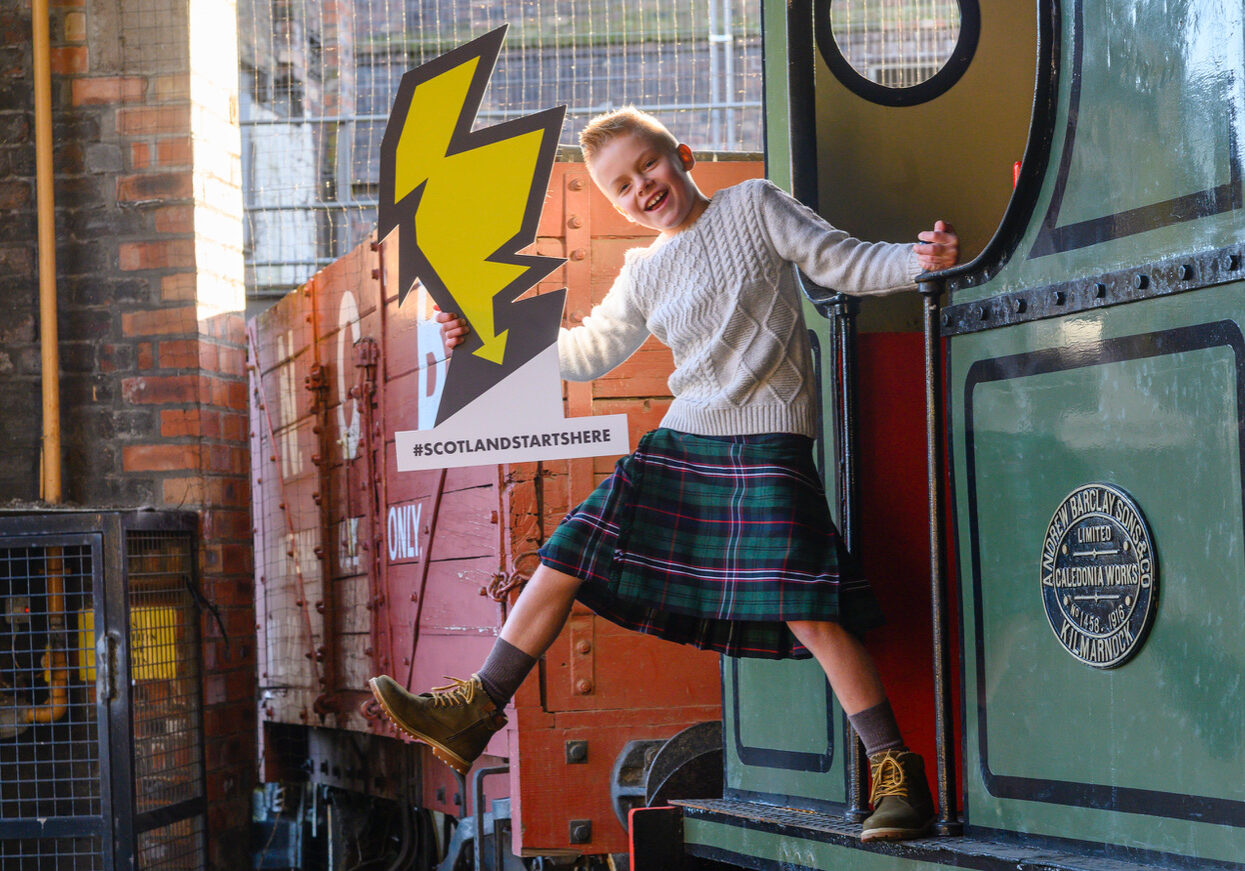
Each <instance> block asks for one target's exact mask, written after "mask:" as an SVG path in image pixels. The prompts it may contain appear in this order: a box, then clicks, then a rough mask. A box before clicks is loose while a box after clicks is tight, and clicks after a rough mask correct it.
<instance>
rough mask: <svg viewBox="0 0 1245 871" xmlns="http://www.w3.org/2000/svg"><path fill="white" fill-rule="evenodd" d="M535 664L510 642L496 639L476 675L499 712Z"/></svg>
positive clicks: (531, 658)
mask: <svg viewBox="0 0 1245 871" xmlns="http://www.w3.org/2000/svg"><path fill="white" fill-rule="evenodd" d="M535 664H536V658H535V657H534V656H528V655H527V654H526V653H524V652H523V651H522V650H520V649H519V648H517V647H515V646H514V645H513V644H511V643H510V642H508V641H503V640H502V639H500V638H498V639H497V642H496V643H495V644H494V645H493V649H492V650H491V651H489V655H488V659H486V660H484V665H482V666H480V670H479V671H478V672H476V675H477V676H479V678H480V683H481V684H483V685H484V691H485V692H486V693H488V697H489V698H490V699H492V700H493V704H495V705H497V709H498V710H501V709H502V708H504V707H506V705H507V704H508V703H509V702H510V698H511V697H512V696H513V695H514V694H515V693H516V692H517V691H518V689H519V684H521V683H523V679H524V678H525V677H527V674H528V672H530V671H531V670H532V666H534V665H535Z"/></svg>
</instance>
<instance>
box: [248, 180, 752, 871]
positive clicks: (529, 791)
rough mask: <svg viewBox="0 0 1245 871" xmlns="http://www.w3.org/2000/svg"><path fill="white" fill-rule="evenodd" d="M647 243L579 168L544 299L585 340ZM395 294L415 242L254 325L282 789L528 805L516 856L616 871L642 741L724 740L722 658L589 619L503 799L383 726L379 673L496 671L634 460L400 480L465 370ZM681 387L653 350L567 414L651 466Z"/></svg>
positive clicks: (526, 705) (260, 509)
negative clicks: (625, 260)
mask: <svg viewBox="0 0 1245 871" xmlns="http://www.w3.org/2000/svg"><path fill="white" fill-rule="evenodd" d="M761 173H762V166H761V164H760V163H759V162H756V161H738V160H735V161H721V162H715V161H712V160H707V161H702V162H701V163H699V164H698V167H697V180H698V182H699V184H700V185H701V187H702V188H703V189H705V190H706V192H712V191H713V190H716V189H718V188H720V187H723V186H726V185H729V184H734V183H736V182H738V181H741V180H743V179H745V178H750V177H755V176H759V175H760V174H761ZM399 232H400V230H399ZM647 242H648V237H647V236H646V235H645V233H641V232H639V228H636V227H635V226H634V225H632V224H629V223H627V222H626V221H625V220H624V219H623V218H621V217H620V216H619V215H618V214H617V213H616V212H615V211H614V209H613V208H612V207H611V206H610V205H609V203H608V202H607V201H606V200H605V199H604V198H603V197H602V196H601V195H600V194H599V193H598V192H597V191H596V189H595V187H594V185H593V184H592V183H591V181H590V179H589V178H588V175H587V172H586V171H585V169H584V166H583V164H581V163H572V162H559V163H557V164H555V167H554V171H553V174H552V177H551V179H550V183H549V193H548V196H547V199H546V202H545V208H544V214H543V217H542V220H541V223H540V229H539V232H538V239H537V243H536V249H537V252H538V253H540V254H545V255H549V256H556V257H563V258H566V263H565V265H564V266H563V267H562V268H560V269H559V270H558V271H556V272H554V273H553V274H552V275H550V276H549V278H548V279H546V281H545V282H543V283H542V284H541V285H540V286H539V287H538V288H537V289H536V292H537V293H542V292H549V291H552V290H555V289H558V288H562V287H566V288H567V291H568V293H567V302H566V312H565V323H566V324H567V325H573V324H575V323H576V322H578V321H579V320H581V319H582V318H583V317H584V315H585V314H587V313H588V311H589V310H590V309H591V306H592V305H593V304H594V303H595V302H597V301H599V300H600V299H601V297H602V296H603V295H604V293H605V291H606V290H607V289H608V287H609V285H610V283H611V281H612V278H613V276H614V275H615V274H616V272H617V270H618V269H619V267H620V266H621V263H622V256H623V252H624V251H625V250H626V249H628V248H632V247H636V246H637V245H643V244H647ZM397 276H398V270H397V240H396V237H392V236H391V237H390V238H389V239H386V240H380V241H377V240H375V239H372V240H370V241H368V242H365V243H364V244H362V245H360V246H359V247H357V248H356V249H354V250H353V251H352V252H350V253H349V254H347V255H345V256H344V257H342V258H341V259H339V260H337V261H336V262H334V263H333V264H331V265H330V266H328V267H327V268H325V269H324V270H323V271H321V272H320V273H318V274H317V275H316V276H315V277H314V278H312V279H311V281H309V282H308V283H307V284H306V285H304V286H303V287H302V288H300V289H298V290H297V291H295V292H293V293H291V294H289V295H288V296H286V297H285V298H284V299H282V300H281V301H280V302H278V303H277V304H276V305H275V306H274V307H272V308H271V309H269V310H268V311H267V312H265V313H263V314H261V315H260V316H258V317H257V318H255V319H254V320H253V321H251V323H250V325H249V341H250V353H251V363H252V369H251V415H252V430H253V432H252V457H253V469H252V488H253V494H252V495H253V505H254V527H255V552H256V567H257V568H256V585H255V596H256V610H257V626H256V629H257V635H258V638H257V645H258V662H259V669H260V701H259V705H260V711H259V716H260V722H261V723H263V724H264V725H263V732H262V738H261V747H260V753H261V757H262V760H263V763H264V768H263V775H264V779H265V780H267V781H287V782H288V781H298V780H302V781H305V782H310V783H312V784H317V785H323V786H327V787H335V788H337V789H339V790H341V791H343V792H345V793H351V794H356V795H365V796H372V797H376V798H381V799H392V800H394V803H395V804H397V805H406V806H407V807H411V806H414V807H418V808H421V809H425V810H429V811H435V812H440V813H445V814H448V815H451V816H455V817H464V818H466V817H469V816H470V815H471V812H472V809H473V808H476V800H475V794H474V793H475V791H476V784H483V786H482V787H481V789H480V791H481V792H482V793H483V796H482V798H483V799H486V800H487V799H494V800H496V799H507V798H508V800H509V812H510V824H511V826H512V832H513V835H512V843H511V844H510V845H509V846H510V848H511V849H512V850H513V852H514V854H516V855H525V856H533V855H541V856H551V857H552V856H570V855H578V854H610V853H617V852H620V851H622V850H625V848H626V832H625V830H624V828H623V826H622V825H621V823H620V821H619V819H618V818H617V817H618V811H619V810H620V809H624V808H625V806H626V805H627V804H628V803H629V802H632V801H638V800H639V797H640V796H637V797H635V798H630V797H629V796H631V795H633V794H636V793H639V794H641V795H642V793H643V789H642V784H641V786H640V787H637V785H636V782H637V777H639V778H641V779H642V775H643V773H642V770H641V769H643V767H644V765H645V763H646V762H649V763H651V762H652V759H653V756H654V751H655V750H656V749H657V747H658V746H659V745H657V744H656V743H637V744H632V743H631V742H656V741H658V740H665V739H669V738H670V737H671V736H674V735H676V734H677V733H681V732H683V731H684V730H686V729H688V728H689V727H694V726H696V725H697V724H702V723H706V722H713V721H717V720H719V719H720V704H721V695H720V671H719V662H718V657H717V656H716V655H714V654H710V653H704V652H700V651H696V650H694V649H692V648H689V647H684V646H680V645H674V644H670V643H668V642H663V641H659V640H657V639H653V638H650V637H646V636H641V635H637V634H633V633H628V632H625V631H623V630H621V629H619V628H618V627H616V626H613V625H612V624H609V623H607V622H606V621H603V620H601V619H599V618H597V617H596V616H594V615H593V614H592V613H591V612H589V611H587V610H586V609H583V608H582V607H581V606H576V609H575V610H574V612H573V614H572V617H571V619H570V621H569V623H568V625H567V627H566V629H565V631H564V632H563V633H562V635H561V636H560V637H559V638H558V640H557V642H556V643H555V644H554V646H553V647H552V649H551V650H550V651H549V652H548V654H547V655H546V656H545V658H544V659H543V661H542V662H541V665H540V668H539V669H538V670H537V671H535V672H533V675H532V677H531V678H529V679H528V681H527V682H526V683H525V684H524V685H523V687H522V688H521V690H520V692H519V693H518V695H517V696H516V698H515V700H514V703H513V707H512V710H510V711H509V714H510V723H509V725H508V726H507V728H506V729H505V730H503V731H502V732H500V733H499V734H498V735H497V736H496V737H495V738H494V740H493V741H492V743H491V744H490V745H489V747H488V750H487V752H486V754H485V756H484V757H483V758H482V759H481V761H480V762H478V763H477V766H476V771H477V772H480V771H485V772H487V773H489V774H496V775H497V776H490V777H489V778H488V779H487V780H485V779H484V776H477V777H473V778H470V779H469V781H470V782H467V781H459V780H458V779H457V778H456V776H455V775H454V773H453V772H452V771H451V770H450V769H448V768H447V767H445V766H443V765H441V764H440V763H439V762H436V761H435V760H434V757H432V755H431V754H430V753H429V752H427V748H425V747H423V746H422V745H413V744H408V743H407V742H406V741H405V739H404V738H402V737H401V736H399V734H398V733H397V732H396V731H395V730H394V728H393V727H392V726H391V725H390V724H389V723H388V722H387V721H386V720H385V719H384V718H382V717H378V716H377V715H376V711H375V710H374V709H373V708H372V707H369V705H368V699H369V698H370V697H369V695H368V694H367V692H366V681H367V678H369V677H370V676H372V675H374V674H378V673H381V672H385V673H389V674H392V675H394V676H395V677H397V679H398V680H400V681H403V682H405V683H406V684H407V685H408V686H409V687H411V688H412V689H414V690H415V691H420V690H423V689H426V688H428V687H430V686H433V685H440V684H442V683H445V681H444V680H442V677H443V676H444V675H455V676H466V675H467V674H469V673H470V672H471V671H472V670H473V669H474V668H476V667H477V666H478V664H479V663H480V662H482V661H483V658H484V656H485V655H486V653H487V652H488V650H489V648H490V646H491V644H492V642H493V639H494V637H495V636H496V634H497V632H498V630H499V628H500V626H501V624H502V621H503V619H504V615H505V609H506V606H507V603H508V601H509V600H510V599H512V597H513V596H515V595H516V594H517V590H518V588H519V587H520V586H521V584H522V583H523V581H524V580H525V578H526V577H527V576H528V574H529V573H530V572H531V570H532V568H533V567H534V565H535V551H536V548H537V547H538V546H539V545H540V543H541V542H542V541H543V540H544V538H545V536H546V535H547V534H548V533H549V531H551V530H552V528H553V526H554V525H556V524H557V523H558V521H559V520H560V519H561V517H562V515H563V514H564V513H565V512H566V510H567V509H568V508H569V507H570V506H573V505H574V504H576V503H577V502H578V501H579V500H581V499H582V498H583V497H584V496H586V495H587V494H588V493H589V492H590V490H591V489H592V488H593V487H594V486H595V485H596V484H597V483H598V482H599V481H601V480H602V478H603V477H604V476H606V475H607V474H609V472H610V470H611V468H612V466H613V463H614V461H615V460H616V459H617V458H616V457H598V458H595V459H581V460H568V461H560V462H544V463H522V464H514V465H502V466H485V467H474V468H459V469H445V470H437V471H424V472H397V471H396V469H395V453H394V446H393V434H394V432H395V431H400V430H414V429H419V428H421V427H424V428H427V427H430V426H431V422H432V417H433V415H434V414H435V409H436V401H437V399H438V397H439V395H440V390H441V384H442V383H443V380H444V374H445V369H446V362H445V360H444V350H443V347H442V343H441V339H440V333H439V330H438V328H437V325H436V324H435V322H433V321H432V319H431V318H432V313H433V312H432V304H431V300H430V298H429V297H428V296H427V295H426V294H423V293H422V292H420V291H419V289H418V288H417V289H416V291H414V292H412V293H411V294H410V296H409V297H408V298H407V299H406V301H405V302H404V303H403V305H402V306H401V307H399V305H398V302H397V298H398V290H399V288H398V286H397V285H398V281H397ZM671 368H672V362H671V359H670V354H669V352H668V351H667V350H666V349H665V348H663V347H661V346H660V345H658V344H657V343H656V342H655V341H653V340H650V342H649V344H647V345H645V347H644V348H642V349H641V350H640V351H639V352H638V353H637V354H636V355H634V356H633V357H632V358H631V359H630V360H629V361H628V362H627V363H626V364H625V365H624V366H623V367H621V368H620V369H618V370H616V371H615V372H613V373H611V374H610V375H609V376H607V377H605V378H602V379H599V380H597V381H595V382H593V383H591V384H574V383H567V384H566V385H565V406H566V412H567V415H568V416H572V417H578V416H584V415H590V414H613V413H626V414H627V415H628V419H629V427H630V438H631V443H632V444H634V443H635V442H636V440H637V439H638V438H639V436H640V435H641V434H642V433H644V432H645V431H647V430H649V429H651V428H653V427H654V426H656V425H657V423H658V421H659V420H660V419H661V416H662V415H663V413H664V412H665V409H666V406H667V404H668V402H669V395H668V389H667V386H666V377H667V375H668V374H669V372H670V371H671ZM704 728H705V727H702V731H700V732H697V731H695V730H693V731H692V732H688V733H686V734H688V735H693V736H700V737H699V738H698V739H697V740H693V741H691V742H690V744H689V746H693V747H695V748H698V749H696V750H687V751H685V755H687V756H688V757H689V758H690V757H691V756H693V755H695V753H697V752H700V750H703V747H704V744H705V741H704V735H705V734H708V733H706V732H704V731H703V729H704ZM711 731H712V728H711V727H709V732H711ZM625 750H626V751H628V752H624V751H625ZM628 753H629V754H630V756H628ZM637 754H638V756H637ZM637 759H638V761H637ZM676 761H677V760H676ZM506 766H508V772H506V775H507V776H505V777H502V776H500V774H501V772H500V771H497V769H500V768H503V767H506ZM719 770H720V769H719ZM342 806H345V805H344V804H343V805H342ZM479 807H480V809H484V808H485V807H488V805H487V804H486V803H485V801H482V802H481V803H480V806H479ZM504 808H505V804H495V805H492V809H493V810H494V811H496V812H497V813H496V814H495V817H496V820H500V819H501V818H502V817H503V816H504ZM404 813H405V812H404ZM340 815H341V811H340V810H339V817H340ZM338 826H339V828H341V829H342V831H343V832H345V831H346V828H348V826H346V824H345V823H342V822H341V821H340V820H339V822H338ZM484 831H489V830H488V829H486V830H484ZM480 840H481V841H483V839H480ZM495 840H503V839H502V838H497V839H495ZM404 849H405V847H404ZM330 864H331V863H330Z"/></svg>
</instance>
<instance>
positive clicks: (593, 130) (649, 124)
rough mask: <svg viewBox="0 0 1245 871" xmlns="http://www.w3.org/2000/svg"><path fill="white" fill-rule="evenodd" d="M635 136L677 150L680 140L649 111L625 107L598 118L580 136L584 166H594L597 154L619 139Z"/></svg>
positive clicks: (672, 150) (590, 122)
mask: <svg viewBox="0 0 1245 871" xmlns="http://www.w3.org/2000/svg"><path fill="white" fill-rule="evenodd" d="M629 133H635V134H638V135H640V136H643V137H644V138H646V139H648V140H649V141H650V142H652V143H653V144H654V145H657V146H659V147H663V148H669V149H670V151H671V152H674V151H677V150H678V147H679V140H677V139H675V138H674V134H673V133H671V132H670V129H669V128H668V127H666V125H665V124H662V123H661V122H660V121H658V120H657V119H656V118H654V117H653V116H652V115H650V114H649V113H648V112H645V111H642V110H640V109H637V108H636V107H635V106H623V107H622V108H620V109H614V110H613V111H611V112H605V113H603V114H601V115H597V116H596V117H595V118H593V119H592V120H591V121H589V122H588V125H587V126H586V127H584V129H583V130H581V131H580V133H579V146H580V148H582V149H583V152H584V163H592V161H593V159H594V158H596V156H597V154H598V152H600V150H601V149H602V148H604V147H605V146H606V145H608V144H609V143H610V142H612V141H613V140H614V139H617V138H618V137H619V136H625V135H627V134H629Z"/></svg>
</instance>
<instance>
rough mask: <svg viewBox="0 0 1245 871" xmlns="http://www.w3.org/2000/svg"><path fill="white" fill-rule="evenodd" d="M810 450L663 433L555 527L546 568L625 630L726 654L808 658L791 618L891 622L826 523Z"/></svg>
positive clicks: (761, 438) (787, 438) (646, 440)
mask: <svg viewBox="0 0 1245 871" xmlns="http://www.w3.org/2000/svg"><path fill="white" fill-rule="evenodd" d="M812 444H813V442H812V440H811V439H809V438H807V437H805V436H799V435H789V434H771V435H752V436H727V437H708V436H697V435H690V434H688V433H682V432H676V431H675V430H671V429H664V428H663V429H657V430H654V431H653V432H651V433H648V434H647V435H645V436H644V437H643V438H642V439H640V444H639V446H638V447H637V448H636V450H635V453H633V454H631V455H630V456H626V457H623V458H622V459H621V460H619V461H618V464H617V465H616V466H615V468H614V472H613V474H611V475H610V477H609V478H607V479H606V480H605V481H603V482H602V483H601V485H600V486H599V487H597V488H596V490H594V491H593V492H592V494H591V495H589V496H588V498H587V499H585V500H584V502H583V503H581V504H580V505H579V506H578V507H577V508H575V509H574V510H573V511H571V513H570V514H568V515H567V516H566V518H565V519H564V520H563V521H562V523H561V524H559V525H558V527H557V529H556V530H555V531H554V533H553V535H552V536H550V538H549V540H548V541H547V542H545V544H544V546H543V547H542V548H541V549H540V557H541V562H543V563H544V564H546V565H548V566H549V567H550V568H553V569H557V570H558V571H561V572H565V573H566V574H569V575H572V576H574V577H577V578H580V579H581V580H582V581H583V583H582V584H581V585H580V587H579V592H578V594H577V597H578V599H579V601H581V602H582V603H583V604H585V605H587V606H588V607H589V608H591V609H592V610H593V611H595V612H596V613H597V614H599V615H600V616H602V617H604V618H606V619H607V620H610V621H612V622H614V623H617V624H619V625H620V626H624V627H626V628H628V629H635V630H637V631H640V632H645V633H648V634H651V635H656V636H659V637H661V638H665V639H667V640H669V641H676V642H679V643H683V644H692V645H694V646H696V647H700V648H703V649H708V650H716V651H718V652H719V653H724V654H727V655H729V656H752V657H761V658H767V659H780V658H796V659H799V658H805V657H808V656H810V655H811V654H810V652H809V651H808V650H807V648H805V647H804V646H803V645H802V644H800V643H799V642H798V641H797V640H796V639H795V637H794V636H793V635H792V634H791V631H790V630H789V629H788V628H787V626H786V621H788V620H828V621H832V622H836V623H839V624H841V625H843V626H844V627H845V628H847V629H849V630H851V631H853V632H857V633H858V632H863V631H864V630H866V629H869V628H872V627H874V626H878V625H880V624H881V622H882V616H881V611H880V609H879V607H878V604H877V600H876V599H875V598H874V596H873V593H872V591H871V590H870V589H869V585H868V583H867V582H866V581H865V580H864V579H862V578H861V577H860V576H859V574H858V572H857V571H855V569H854V567H853V564H852V562H851V559H850V558H849V556H848V554H847V551H846V550H845V548H844V547H843V543H842V539H841V538H840V536H839V533H838V530H837V529H835V527H834V523H833V521H832V520H831V518H830V511H829V508H828V506H827V505H826V498H825V492H824V490H823V488H822V485H821V479H820V477H819V476H818V474H817V470H816V467H815V466H814V465H813V456H812Z"/></svg>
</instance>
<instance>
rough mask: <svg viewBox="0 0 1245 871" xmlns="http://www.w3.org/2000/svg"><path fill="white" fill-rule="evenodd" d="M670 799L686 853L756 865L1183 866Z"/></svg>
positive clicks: (1055, 870) (1054, 870)
mask: <svg viewBox="0 0 1245 871" xmlns="http://www.w3.org/2000/svg"><path fill="white" fill-rule="evenodd" d="M671 804H673V805H676V806H678V807H680V808H682V809H683V837H684V847H685V849H686V851H687V853H688V854H690V855H692V856H696V857H699V858H701V859H708V860H711V861H715V862H725V863H728V864H735V865H739V866H741V867H744V868H751V869H757V871H780V869H781V871H814V869H815V871H830V869H841V868H842V869H846V868H850V869H852V871H872V869H887V871H889V869H902V868H906V867H912V868H914V869H915V868H922V869H928V868H929V867H930V866H931V865H945V866H947V867H948V868H975V869H982V871H995V869H998V871H1003V869H1011V871H1138V869H1142V868H1145V869H1160V871H1161V869H1173V871H1174V869H1177V868H1180V867H1182V866H1181V865H1180V864H1179V863H1178V862H1177V861H1175V860H1174V859H1171V857H1165V856H1164V855H1162V854H1159V853H1152V852H1146V851H1137V852H1136V854H1135V855H1130V856H1129V857H1128V858H1110V857H1106V856H1102V855H1093V853H1094V852H1097V853H1101V851H1102V845H1100V844H1084V845H1080V844H1077V843H1076V842H1073V841H1064V842H1060V843H1050V842H1046V843H1034V842H1025V843H1020V842H1017V841H1012V840H1003V839H1001V838H991V837H988V836H983V835H980V834H974V835H965V836H958V837H929V838H921V839H918V840H914V841H873V842H871V843H868V844H862V843H861V841H860V828H861V827H860V824H859V823H850V822H847V821H846V820H844V818H843V817H842V816H839V815H835V814H827V813H819V812H816V811H807V810H801V809H799V808H788V807H779V806H775V805H768V804H761V803H758V802H750V801H741V800H735V799H711V800H696V801H690V800H689V801H673V802H671ZM761 857H764V858H761ZM1169 859H1170V861H1169ZM909 863H912V864H911V865H909ZM917 863H920V864H917ZM1200 867H1206V868H1210V867H1219V866H1216V865H1214V864H1211V865H1203V866H1200Z"/></svg>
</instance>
